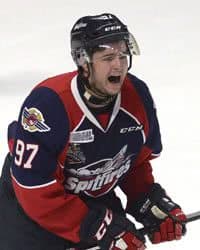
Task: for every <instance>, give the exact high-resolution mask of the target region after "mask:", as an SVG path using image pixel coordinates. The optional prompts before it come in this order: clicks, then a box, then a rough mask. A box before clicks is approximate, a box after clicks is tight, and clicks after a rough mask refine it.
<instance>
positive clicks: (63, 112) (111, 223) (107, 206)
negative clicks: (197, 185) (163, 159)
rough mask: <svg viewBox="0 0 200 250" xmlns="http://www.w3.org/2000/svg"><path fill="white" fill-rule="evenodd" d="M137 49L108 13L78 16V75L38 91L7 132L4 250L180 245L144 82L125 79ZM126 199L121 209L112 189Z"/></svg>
mask: <svg viewBox="0 0 200 250" xmlns="http://www.w3.org/2000/svg"><path fill="white" fill-rule="evenodd" d="M139 53H140V52H139V48H138V45H137V42H136V40H135V38H134V37H133V35H132V34H131V33H130V32H129V30H128V28H127V26H126V25H124V24H123V23H122V22H121V21H120V20H119V19H118V18H117V17H116V16H115V15H112V14H107V13H105V14H101V15H96V16H85V17H82V18H80V19H79V20H78V21H77V22H76V23H75V24H74V26H73V28H72V30H71V54H72V57H73V59H74V61H75V63H76V65H77V67H78V70H77V71H75V72H71V73H66V74H62V75H59V76H55V77H52V78H49V79H47V80H45V81H43V82H42V83H40V84H39V85H37V86H36V87H35V88H34V89H33V90H32V91H31V93H30V95H29V96H28V97H27V98H26V100H25V102H24V103H23V105H22V108H21V111H20V114H19V119H18V121H17V122H13V123H12V124H11V125H10V126H9V129H8V137H9V146H10V153H9V154H8V156H7V158H6V161H5V164H4V167H3V171H2V176H1V181H0V185H1V187H0V199H1V200H0V242H1V249H3V250H27V249H28V250H65V249H70V248H71V249H102V250H108V249H110V250H120V249H121V250H125V249H129V250H142V249H145V238H144V236H143V235H142V234H141V232H140V231H139V230H137V229H136V227H135V226H134V224H133V223H132V222H131V221H130V220H128V219H127V218H126V214H127V213H129V214H131V215H132V216H134V217H135V219H136V220H137V221H139V222H141V223H142V224H143V225H144V227H145V229H146V230H147V232H148V236H149V239H150V241H151V242H152V243H160V242H164V241H171V240H176V239H180V238H181V236H182V235H183V234H184V232H185V225H184V220H185V215H184V213H183V212H182V209H181V207H180V206H179V205H178V204H176V203H175V202H173V201H172V199H171V198H170V197H169V196H168V195H167V194H166V192H165V190H164V189H163V187H162V186H161V185H160V184H158V183H156V182H155V181H154V177H153V174H152V167H151V164H150V160H151V159H153V158H155V157H157V156H159V154H160V152H161V148H162V146H161V138H160V131H159V124H158V120H157V116H156V109H155V106H154V104H153V100H152V97H151V95H150V92H149V89H148V87H147V85H146V84H145V83H144V82H143V81H141V80H140V79H138V78H137V77H136V76H134V75H132V74H130V73H128V70H129V69H130V68H131V63H132V56H133V55H138V54H139ZM116 186H119V187H120V188H121V189H122V190H123V192H124V193H125V194H126V196H127V206H126V208H125V209H124V208H123V207H122V204H121V201H120V198H119V197H117V195H116V194H115V192H114V188H115V187H116Z"/></svg>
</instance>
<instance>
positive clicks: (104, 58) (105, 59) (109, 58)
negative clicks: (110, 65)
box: [102, 55, 115, 62]
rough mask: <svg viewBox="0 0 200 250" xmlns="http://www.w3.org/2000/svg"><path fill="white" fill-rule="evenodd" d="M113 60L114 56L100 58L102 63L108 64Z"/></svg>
mask: <svg viewBox="0 0 200 250" xmlns="http://www.w3.org/2000/svg"><path fill="white" fill-rule="evenodd" d="M114 58H115V55H107V56H104V57H103V58H102V60H103V61H106V62H110V61H112V60H113V59H114Z"/></svg>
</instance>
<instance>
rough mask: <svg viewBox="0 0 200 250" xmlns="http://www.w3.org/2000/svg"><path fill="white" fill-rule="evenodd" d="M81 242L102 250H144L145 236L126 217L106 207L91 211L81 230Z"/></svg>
mask: <svg viewBox="0 0 200 250" xmlns="http://www.w3.org/2000/svg"><path fill="white" fill-rule="evenodd" d="M80 238H81V241H83V242H87V243H88V244H89V245H92V244H96V245H98V246H99V247H100V249H101V250H126V249H127V250H128V249H129V250H144V249H145V246H144V242H145V239H144V236H143V235H142V234H141V233H140V232H138V231H137V230H136V228H135V226H134V224H133V223H131V222H130V221H129V220H128V219H126V218H125V217H124V216H121V215H118V214H116V213H113V212H112V211H111V210H109V209H107V208H105V207H98V208H97V207H95V208H92V209H90V211H89V213H88V215H87V216H86V218H85V220H84V221H83V223H82V225H81V229H80Z"/></svg>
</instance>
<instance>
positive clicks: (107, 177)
mask: <svg viewBox="0 0 200 250" xmlns="http://www.w3.org/2000/svg"><path fill="white" fill-rule="evenodd" d="M133 155H134V154H128V155H127V145H125V146H124V147H123V148H121V150H120V151H119V152H118V153H117V154H116V155H114V156H113V157H112V158H108V159H102V160H100V161H97V162H93V163H92V164H89V165H87V166H84V167H81V168H78V169H75V168H68V169H66V171H67V175H68V178H67V180H66V183H65V188H66V190H68V191H71V192H72V193H75V194H78V193H81V192H84V193H85V194H86V195H88V196H92V197H98V196H101V195H104V194H106V193H107V192H108V191H109V190H111V189H112V188H114V187H115V185H116V183H117V182H118V180H119V179H120V178H121V177H122V176H123V175H124V174H125V173H126V172H127V171H128V170H129V169H130V166H131V158H132V156H133Z"/></svg>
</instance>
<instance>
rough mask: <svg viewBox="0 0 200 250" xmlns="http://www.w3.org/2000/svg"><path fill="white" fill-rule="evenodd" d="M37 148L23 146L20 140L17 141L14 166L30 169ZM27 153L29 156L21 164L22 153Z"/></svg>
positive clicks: (28, 145)
mask: <svg viewBox="0 0 200 250" xmlns="http://www.w3.org/2000/svg"><path fill="white" fill-rule="evenodd" d="M38 149H39V146H38V145H37V144H24V142H23V141H22V140H19V139H18V140H17V144H16V156H15V164H16V165H17V166H19V167H23V168H32V161H33V159H34V158H35V156H36V154H37V152H38ZM25 151H29V152H30V154H29V156H28V159H27V161H26V162H24V164H22V163H23V158H24V153H25Z"/></svg>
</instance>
